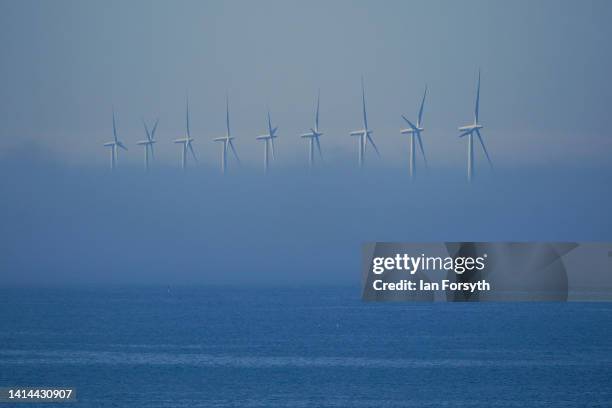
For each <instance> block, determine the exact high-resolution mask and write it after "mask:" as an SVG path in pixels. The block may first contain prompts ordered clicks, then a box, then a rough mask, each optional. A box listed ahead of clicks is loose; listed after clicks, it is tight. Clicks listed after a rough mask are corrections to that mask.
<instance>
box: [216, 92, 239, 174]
mask: <svg viewBox="0 0 612 408" xmlns="http://www.w3.org/2000/svg"><path fill="white" fill-rule="evenodd" d="M225 125H226V133H225V137H218V138H216V139H214V141H215V142H223V150H222V151H221V172H222V173H223V174H225V170H226V169H227V148H228V147H229V148H230V149H232V153H233V154H234V157H235V158H236V161H237V162H238V163H240V159H239V158H238V153H237V152H236V148H235V147H234V142H232V140H234V138H233V137H232V136H231V133H230V116H229V98H228V97H227V96H226V97H225Z"/></svg>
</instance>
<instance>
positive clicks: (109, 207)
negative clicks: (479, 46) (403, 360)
mask: <svg viewBox="0 0 612 408" xmlns="http://www.w3.org/2000/svg"><path fill="white" fill-rule="evenodd" d="M381 163H383V162H381V161H380V160H378V159H374V157H373V156H372V158H371V159H370V167H369V168H366V169H364V170H363V171H359V170H358V169H356V168H355V167H353V166H351V164H352V163H351V164H349V163H346V164H343V166H333V165H332V164H329V163H328V164H326V165H325V166H324V167H323V168H320V169H315V171H313V172H312V173H309V172H308V171H307V169H306V163H305V162H304V163H295V165H294V166H292V167H288V166H285V167H276V168H273V169H271V171H270V174H269V175H268V176H264V175H263V174H262V169H260V168H258V167H257V168H255V167H252V166H249V165H246V166H245V167H243V168H230V172H229V174H227V175H225V176H222V175H220V174H219V173H220V172H219V169H218V166H216V165H215V166H213V165H212V164H209V163H205V164H204V163H202V164H198V165H196V166H195V167H192V168H188V169H187V170H186V171H181V170H180V169H178V168H175V167H169V166H163V167H156V168H154V169H152V170H151V171H149V173H145V172H144V170H143V169H142V168H140V167H137V166H123V167H120V168H119V169H117V170H116V171H115V172H113V173H111V172H110V170H109V169H108V168H106V167H104V168H103V167H93V166H92V167H87V166H78V165H65V164H61V163H59V162H54V161H52V160H46V159H41V158H40V157H32V156H26V155H22V156H21V157H20V156H17V155H14V156H10V157H5V158H4V160H3V161H2V162H1V163H0V189H1V191H2V197H3V198H2V200H0V211H2V214H4V221H3V226H2V228H3V234H2V236H1V237H0V239H1V240H2V241H1V242H0V248H1V249H0V264H1V266H2V270H3V275H4V278H3V284H4V285H7V284H8V285H13V284H15V285H21V284H26V285H27V284H45V285H47V284H68V283H71V284H86V283H130V284H164V285H165V284H185V283H200V284H207V283H214V284H218V283H230V284H239V283H251V284H252V283H259V284H264V285H277V284H281V285H284V284H327V283H328V284H358V283H359V279H360V259H361V258H360V256H361V255H360V248H361V244H362V243H364V242H367V241H420V242H423V241H454V240H468V241H511V240H527V241H534V240H545V241H580V240H583V241H585V240H591V241H596V240H602V241H605V240H610V238H612V237H611V235H610V231H612V228H611V227H612V225H611V221H610V217H609V214H608V211H609V208H610V198H611V197H612V195H611V193H612V191H611V190H612V189H611V187H610V183H609V180H610V176H611V172H610V171H609V170H600V169H582V170H567V169H565V170H562V169H546V170H544V169H542V168H525V169H521V170H517V169H513V170H510V169H508V168H499V169H496V170H495V172H491V171H490V170H489V169H488V168H486V167H484V163H483V162H482V161H481V162H480V164H481V165H482V166H480V167H478V168H477V178H476V180H475V181H474V182H473V183H472V184H471V185H470V184H468V183H467V181H466V179H465V170H464V169H463V168H454V169H452V168H446V169H442V168H437V167H434V166H431V168H430V170H429V171H428V172H425V170H424V169H420V170H421V173H420V174H419V178H418V179H417V180H416V181H415V182H411V181H410V180H409V178H408V175H407V174H408V172H407V168H405V167H404V168H402V167H397V168H384V167H382V165H381ZM215 164H216V163H215Z"/></svg>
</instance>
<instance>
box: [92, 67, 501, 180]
mask: <svg viewBox="0 0 612 408" xmlns="http://www.w3.org/2000/svg"><path fill="white" fill-rule="evenodd" d="M480 81H481V76H480V70H478V79H477V85H476V102H475V108H474V121H473V123H472V124H471V125H466V126H460V127H459V128H458V129H459V131H460V132H461V133H460V135H459V138H463V137H465V136H467V137H468V147H467V173H466V174H467V180H468V182H471V181H472V179H473V177H474V171H475V165H474V135H475V136H476V137H477V138H478V141H479V142H480V145H481V147H482V150H483V152H484V154H485V156H486V158H487V161H488V163H489V165H490V167H491V169H492V168H493V163H492V161H491V157H490V156H489V152H488V150H487V148H486V146H485V143H484V141H483V139H482V135H481V133H480V130H481V129H482V128H483V125H482V124H481V123H480V122H479V108H480ZM427 92H428V87H427V86H425V91H424V92H423V96H422V98H421V103H420V106H419V110H418V116H417V119H416V124H414V123H413V122H412V121H411V120H410V119H408V118H407V117H406V116H405V115H401V118H402V119H403V120H404V122H405V123H406V124H407V125H408V128H403V129H400V130H399V133H400V134H405V135H409V154H408V169H409V174H410V179H411V180H413V179H414V178H415V177H416V144H417V143H418V146H419V149H420V152H421V157H422V160H423V163H424V166H425V168H427V167H428V162H427V157H426V155H425V148H424V146H423V139H422V138H421V133H422V132H424V131H425V129H424V128H423V113H424V108H425V99H426V97H427ZM320 107H321V91H320V90H319V91H318V92H317V98H316V108H315V116H314V125H313V127H311V128H310V132H307V133H303V134H301V135H298V136H299V137H300V138H302V139H306V140H308V150H307V153H308V154H307V163H308V168H309V169H311V170H312V169H313V168H314V167H315V146H316V151H317V153H318V156H317V157H318V159H317V160H318V161H321V162H322V161H323V149H322V147H321V140H320V138H321V136H323V132H322V131H321V130H320V129H319V117H320ZM225 109H226V114H225V125H226V133H225V136H223V137H216V138H214V139H212V141H213V142H222V150H221V173H222V174H226V173H227V168H228V151H229V150H231V152H232V155H233V157H234V159H235V161H236V164H240V163H241V162H240V159H239V156H238V151H237V149H236V146H235V145H234V141H235V140H236V138H235V137H233V136H232V135H231V131H230V108H229V95H226V99H225ZM361 113H362V128H361V129H358V130H353V131H350V132H348V134H349V135H350V136H352V137H355V138H356V140H357V166H358V168H359V169H363V168H364V166H365V163H366V152H367V148H368V146H371V147H372V148H373V149H374V152H375V153H376V156H377V157H378V158H379V159H381V160H382V159H383V156H382V155H381V152H380V150H379V148H378V146H377V145H376V143H375V142H374V137H373V134H374V131H373V130H372V129H371V128H370V126H369V125H368V115H367V108H366V92H365V84H364V78H363V76H362V77H361ZM143 123H144V121H143ZM158 123H159V119H157V120H156V121H155V124H154V125H153V128H152V130H151V131H149V128H148V127H147V124H146V123H144V128H145V133H146V136H147V138H146V139H145V140H141V141H138V142H136V144H137V145H141V146H144V168H145V170H148V169H149V167H150V161H151V160H153V159H154V150H153V145H154V144H155V143H156V142H157V141H156V140H155V131H156V129H157V125H158ZM185 130H186V134H185V135H184V136H183V137H180V138H178V139H175V140H174V143H175V144H180V145H181V156H180V167H181V168H182V169H186V168H187V161H188V155H189V154H191V157H192V159H193V160H194V162H197V161H198V159H197V156H196V153H195V149H194V147H193V142H194V141H195V138H194V137H192V136H191V132H190V125H189V99H187V102H186V124H185ZM277 131H278V126H273V125H272V118H271V114H270V109H269V108H268V109H267V133H266V134H262V135H259V136H256V137H255V139H256V140H258V141H263V145H264V154H263V156H264V157H263V172H264V174H267V173H268V171H269V170H270V164H271V162H273V161H274V160H275V159H276V154H277V153H276V150H277V148H276V145H275V142H274V140H275V139H277V138H278V135H277V133H276V132H277ZM104 146H105V147H110V155H111V156H110V169H111V170H114V169H115V168H116V167H117V157H118V148H121V149H124V150H126V151H127V147H126V146H125V144H124V143H123V142H121V141H119V139H118V138H117V127H116V121H115V111H114V109H113V141H111V142H107V143H105V144H104Z"/></svg>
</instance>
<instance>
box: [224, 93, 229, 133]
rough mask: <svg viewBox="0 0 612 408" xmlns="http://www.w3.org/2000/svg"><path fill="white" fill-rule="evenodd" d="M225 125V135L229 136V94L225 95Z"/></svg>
mask: <svg viewBox="0 0 612 408" xmlns="http://www.w3.org/2000/svg"><path fill="white" fill-rule="evenodd" d="M225 126H226V128H227V136H228V137H229V136H230V114H229V96H227V95H225Z"/></svg>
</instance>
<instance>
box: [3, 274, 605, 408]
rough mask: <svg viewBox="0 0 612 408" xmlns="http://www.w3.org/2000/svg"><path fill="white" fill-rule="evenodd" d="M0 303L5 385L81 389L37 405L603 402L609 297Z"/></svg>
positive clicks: (250, 295)
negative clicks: (555, 300) (543, 300)
mask: <svg viewBox="0 0 612 408" xmlns="http://www.w3.org/2000/svg"><path fill="white" fill-rule="evenodd" d="M0 305H1V306H0V387H26V386H28V387H60V388H61V387H71V388H74V389H76V396H77V401H76V402H64V403H45V404H42V403H41V404H35V405H40V406H48V407H52V406H55V407H58V406H67V407H147V408H152V407H189V408H194V407H577V406H580V407H588V406H592V407H610V406H612V303H384V304H383V303H367V302H363V301H362V300H361V299H360V289H359V288H358V287H315V286H313V287H277V288H265V287H251V288H249V287H238V286H237V287H231V286H218V287H212V286H211V287H166V286H159V287H133V286H130V287H104V288H93V287H80V288H77V287H71V288H35V289H34V288H4V289H0ZM0 406H19V407H22V406H33V405H32V404H22V403H21V404H11V403H0Z"/></svg>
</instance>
